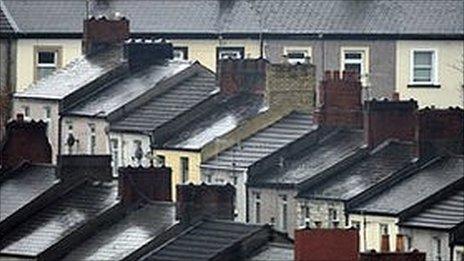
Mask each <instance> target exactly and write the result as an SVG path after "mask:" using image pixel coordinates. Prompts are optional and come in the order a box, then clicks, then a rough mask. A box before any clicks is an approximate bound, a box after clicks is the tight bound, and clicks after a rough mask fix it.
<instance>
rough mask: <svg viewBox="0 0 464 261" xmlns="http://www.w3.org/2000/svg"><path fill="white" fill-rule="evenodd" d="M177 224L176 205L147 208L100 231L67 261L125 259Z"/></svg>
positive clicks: (156, 204) (157, 204)
mask: <svg viewBox="0 0 464 261" xmlns="http://www.w3.org/2000/svg"><path fill="white" fill-rule="evenodd" d="M174 223H175V206H174V204H171V203H155V204H153V205H145V206H143V207H142V208H140V209H137V210H135V211H133V212H131V213H129V214H128V215H127V216H125V217H124V218H123V219H121V220H120V221H118V222H117V223H115V224H112V225H110V226H108V227H106V228H104V229H102V230H99V231H96V233H95V234H94V236H92V237H91V238H89V239H88V240H86V241H84V242H83V243H82V244H80V245H79V246H77V247H76V248H75V249H74V250H73V251H71V252H70V253H69V254H68V255H67V256H66V257H64V258H63V260H70V261H73V260H101V261H103V260H122V259H124V258H125V257H127V256H128V255H130V254H131V253H132V252H134V251H136V250H137V249H139V248H141V247H142V246H144V245H145V244H146V243H148V242H149V241H150V240H151V239H153V238H155V237H156V236H158V235H160V234H161V233H162V232H164V231H165V230H166V229H167V228H169V227H171V226H172V225H173V224H174Z"/></svg>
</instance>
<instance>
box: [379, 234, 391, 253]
mask: <svg viewBox="0 0 464 261" xmlns="http://www.w3.org/2000/svg"><path fill="white" fill-rule="evenodd" d="M380 251H381V252H382V253H386V252H390V236H389V235H388V234H387V235H382V238H381V242H380Z"/></svg>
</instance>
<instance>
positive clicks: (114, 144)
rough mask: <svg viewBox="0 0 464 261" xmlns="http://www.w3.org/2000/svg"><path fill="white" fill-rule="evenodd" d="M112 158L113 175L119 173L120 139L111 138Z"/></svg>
mask: <svg viewBox="0 0 464 261" xmlns="http://www.w3.org/2000/svg"><path fill="white" fill-rule="evenodd" d="M110 144H111V158H112V162H111V163H112V167H113V175H114V176H117V175H118V167H119V142H118V139H111V140H110Z"/></svg>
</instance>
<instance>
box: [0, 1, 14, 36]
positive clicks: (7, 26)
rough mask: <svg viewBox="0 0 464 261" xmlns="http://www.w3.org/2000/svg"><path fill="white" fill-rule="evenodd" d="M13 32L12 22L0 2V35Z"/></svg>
mask: <svg viewBox="0 0 464 261" xmlns="http://www.w3.org/2000/svg"><path fill="white" fill-rule="evenodd" d="M15 31H16V30H15V28H14V21H12V19H11V17H10V15H9V13H8V10H7V9H6V7H5V5H4V4H3V2H1V1H0V34H2V33H14V32H15Z"/></svg>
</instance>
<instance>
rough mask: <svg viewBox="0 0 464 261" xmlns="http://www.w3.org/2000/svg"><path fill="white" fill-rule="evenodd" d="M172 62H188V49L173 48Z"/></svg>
mask: <svg viewBox="0 0 464 261" xmlns="http://www.w3.org/2000/svg"><path fill="white" fill-rule="evenodd" d="M174 60H188V47H174Z"/></svg>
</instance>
